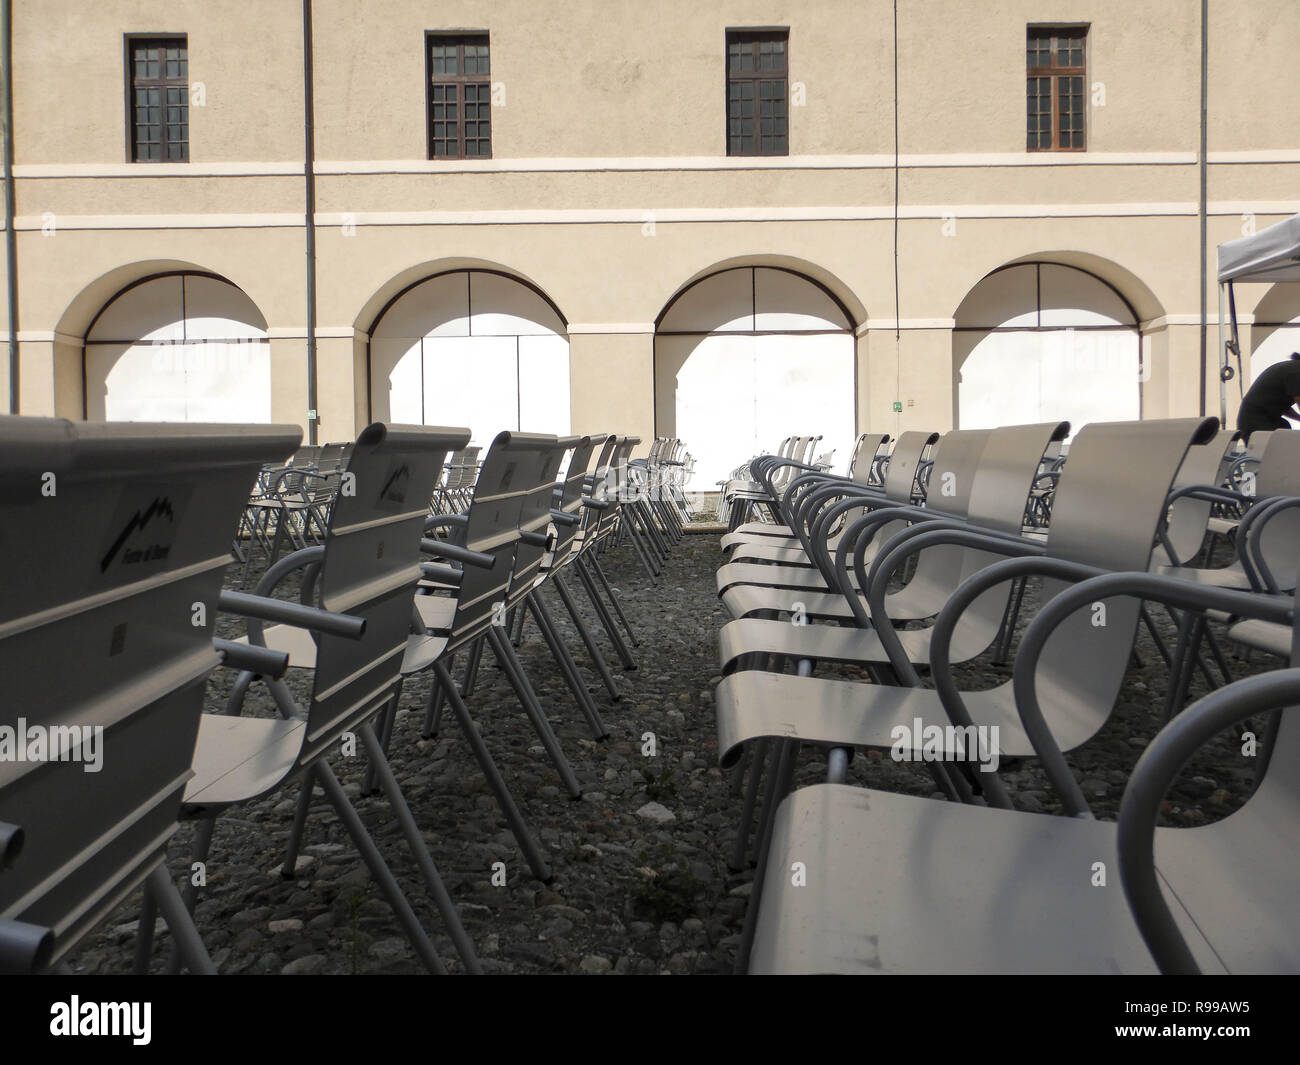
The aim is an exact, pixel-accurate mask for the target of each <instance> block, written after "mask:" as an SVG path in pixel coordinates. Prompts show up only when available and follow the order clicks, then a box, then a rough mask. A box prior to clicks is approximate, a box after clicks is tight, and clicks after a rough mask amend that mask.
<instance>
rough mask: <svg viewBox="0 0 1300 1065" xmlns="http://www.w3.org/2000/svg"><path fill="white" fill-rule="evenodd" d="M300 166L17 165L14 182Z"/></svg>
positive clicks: (296, 173) (263, 172)
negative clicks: (26, 179)
mask: <svg viewBox="0 0 1300 1065" xmlns="http://www.w3.org/2000/svg"><path fill="white" fill-rule="evenodd" d="M305 171H306V168H305V167H304V166H303V164H302V163H261V162H242V163H241V162H235V163H21V164H18V165H16V166H15V167H14V177H16V178H177V177H179V178H205V177H301V176H302V175H303V174H304V173H305Z"/></svg>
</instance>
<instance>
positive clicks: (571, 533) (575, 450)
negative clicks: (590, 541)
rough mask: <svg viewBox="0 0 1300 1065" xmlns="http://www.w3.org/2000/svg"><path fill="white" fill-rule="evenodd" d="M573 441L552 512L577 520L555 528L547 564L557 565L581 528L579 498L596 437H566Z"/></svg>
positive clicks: (590, 461)
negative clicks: (555, 511) (554, 510)
mask: <svg viewBox="0 0 1300 1065" xmlns="http://www.w3.org/2000/svg"><path fill="white" fill-rule="evenodd" d="M569 439H571V440H573V441H574V443H573V447H572V450H571V451H570V452H569V465H568V467H567V469H566V470H565V472H564V479H563V481H562V482H561V485H560V498H559V503H558V506H556V508H555V509H556V510H559V511H562V512H563V513H565V514H571V515H573V516H574V517H575V518H577V519H578V521H577V522H576V523H574V524H572V525H568V524H566V525H559V524H557V525H556V528H555V544H554V545H553V547H552V551H551V565H553V566H558V565H561V564H562V563H563V562H564V560H565V559H566V558H568V555H569V552H570V550H571V549H572V547H573V543H574V540H575V539H576V537H577V535H578V530H579V529H580V528H581V527H582V517H583V510H584V507H583V505H582V497H583V495H584V493H585V491H586V484H587V478H588V477H589V476H590V475H591V463H592V458H593V457H594V456H595V454H596V445H597V443H598V442H600V439H599V437H594V436H579V437H570V438H569Z"/></svg>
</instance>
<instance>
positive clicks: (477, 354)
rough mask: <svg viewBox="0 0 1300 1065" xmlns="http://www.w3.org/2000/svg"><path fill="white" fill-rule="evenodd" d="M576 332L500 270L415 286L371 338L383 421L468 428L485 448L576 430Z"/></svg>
mask: <svg viewBox="0 0 1300 1065" xmlns="http://www.w3.org/2000/svg"><path fill="white" fill-rule="evenodd" d="M569 396H570V389H569V338H568V325H567V323H566V322H565V320H564V318H563V316H562V315H561V314H560V312H559V310H558V309H557V308H556V307H555V305H554V304H553V303H552V302H551V301H550V300H549V299H547V298H546V296H544V295H543V294H542V293H541V292H540V291H538V290H537V289H535V288H533V287H532V286H530V285H528V284H526V283H524V282H522V281H520V280H518V279H517V278H514V277H511V276H509V275H508V274H503V273H499V272H496V271H491V270H454V271H450V272H447V273H441V274H435V275H434V276H432V277H427V278H424V279H423V280H420V281H417V282H415V283H414V284H413V285H410V286H408V287H407V288H405V289H403V290H402V291H401V292H399V293H398V294H397V295H396V296H395V297H393V299H392V300H390V301H389V302H388V304H387V305H386V306H385V307H384V308H383V309H382V310H381V311H380V312H379V315H378V318H377V320H376V322H375V324H374V327H373V328H372V329H371V332H370V397H371V408H372V415H373V417H375V418H378V419H381V420H387V421H394V422H406V423H411V424H415V425H466V426H469V427H470V429H472V430H473V433H474V442H475V443H476V444H480V445H485V444H487V443H489V442H490V441H491V440H492V438H493V437H494V436H495V435H496V434H497V433H499V432H501V431H502V430H503V429H515V430H523V431H525V432H539V433H556V434H559V435H563V434H565V433H568V431H569Z"/></svg>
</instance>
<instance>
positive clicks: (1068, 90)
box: [1025, 26, 1088, 152]
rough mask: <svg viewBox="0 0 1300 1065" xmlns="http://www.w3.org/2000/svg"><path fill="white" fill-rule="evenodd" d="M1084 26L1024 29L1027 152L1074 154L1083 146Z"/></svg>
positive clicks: (1085, 70) (1085, 31)
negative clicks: (1025, 33) (1027, 31)
mask: <svg viewBox="0 0 1300 1065" xmlns="http://www.w3.org/2000/svg"><path fill="white" fill-rule="evenodd" d="M1087 43H1088V29H1087V27H1086V26H1071V27H1061V26H1030V27H1029V34H1028V40H1027V45H1026V53H1025V65H1026V93H1025V95H1026V99H1027V102H1028V136H1027V140H1026V144H1025V146H1026V148H1027V149H1028V150H1029V151H1031V152H1077V151H1083V149H1084V148H1085V147H1086V146H1087V145H1086V143H1085V138H1084V115H1085V114H1086V111H1085V107H1086V104H1087V97H1086V96H1085V86H1086V85H1087V75H1088V71H1087V54H1086V53H1087Z"/></svg>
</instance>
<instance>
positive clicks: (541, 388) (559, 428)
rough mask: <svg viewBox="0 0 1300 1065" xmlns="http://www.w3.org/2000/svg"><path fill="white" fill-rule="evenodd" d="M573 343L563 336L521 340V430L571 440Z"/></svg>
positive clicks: (533, 337)
mask: <svg viewBox="0 0 1300 1065" xmlns="http://www.w3.org/2000/svg"><path fill="white" fill-rule="evenodd" d="M569 396H570V387H569V342H568V341H567V340H565V339H564V337H560V336H553V335H552V336H521V337H520V338H519V428H520V429H521V430H523V431H524V432H526V433H554V434H555V435H556V436H567V435H568V433H569V429H570V425H571V422H570V412H569Z"/></svg>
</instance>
